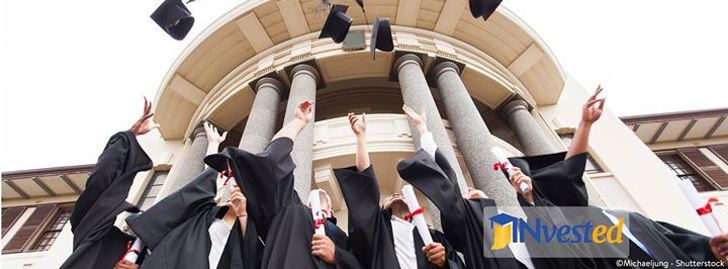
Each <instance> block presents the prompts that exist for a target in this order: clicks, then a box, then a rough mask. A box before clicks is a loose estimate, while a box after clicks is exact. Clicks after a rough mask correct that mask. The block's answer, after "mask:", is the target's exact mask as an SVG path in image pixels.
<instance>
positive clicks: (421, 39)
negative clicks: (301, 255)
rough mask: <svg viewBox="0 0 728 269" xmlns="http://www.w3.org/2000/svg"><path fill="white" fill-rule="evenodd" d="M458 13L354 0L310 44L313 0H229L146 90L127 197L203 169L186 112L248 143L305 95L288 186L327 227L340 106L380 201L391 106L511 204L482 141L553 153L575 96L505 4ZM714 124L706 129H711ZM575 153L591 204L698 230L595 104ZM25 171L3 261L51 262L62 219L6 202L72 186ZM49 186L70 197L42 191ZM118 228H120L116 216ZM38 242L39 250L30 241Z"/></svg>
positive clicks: (560, 144)
mask: <svg viewBox="0 0 728 269" xmlns="http://www.w3.org/2000/svg"><path fill="white" fill-rule="evenodd" d="M352 3H353V2H352ZM467 9H468V7H467V4H466V2H465V1H462V0H444V1H443V0H400V1H367V2H366V12H367V14H368V19H367V20H365V15H364V14H363V13H362V10H361V9H358V8H355V6H352V8H350V9H349V13H348V14H349V15H350V16H352V17H353V24H352V27H351V31H350V33H349V36H348V37H347V40H346V41H344V43H343V44H335V43H333V42H332V41H331V40H329V39H318V35H319V31H320V29H321V28H322V25H323V22H324V20H325V17H326V13H327V11H325V7H324V8H322V2H321V1H319V0H281V1H273V0H257V1H248V2H245V3H243V4H241V5H240V6H239V7H237V8H235V9H233V10H231V11H230V12H228V13H227V14H225V15H224V16H223V17H221V18H220V19H218V20H217V21H216V22H215V23H213V24H212V25H211V26H209V27H208V28H207V29H206V30H205V31H204V32H203V33H202V34H200V35H199V36H198V37H196V39H195V40H194V41H193V42H192V43H191V45H190V46H189V47H188V48H187V49H185V50H184V51H183V52H182V53H181V55H180V56H179V58H178V59H177V60H176V61H175V62H174V63H173V64H172V67H171V68H170V70H169V72H168V74H166V76H165V77H164V79H163V83H162V85H161V86H160V89H159V91H158V94H157V96H156V98H155V102H156V103H155V109H156V110H155V121H156V122H157V123H159V124H160V125H161V128H160V129H159V130H158V131H154V132H153V133H151V134H148V135H145V136H142V137H140V143H141V144H142V146H143V147H144V148H145V150H146V151H147V153H148V154H149V156H150V157H151V158H152V160H153V161H154V164H155V166H154V168H153V169H152V170H151V171H148V172H143V173H139V174H138V175H137V178H136V180H135V183H134V185H133V186H132V190H131V191H130V196H129V198H128V200H129V201H130V202H132V203H137V204H138V205H140V206H142V207H148V206H150V205H152V204H153V203H154V201H157V200H159V199H161V198H163V197H164V196H165V195H167V194H169V193H171V192H173V191H174V190H176V189H177V188H179V187H180V186H182V185H184V184H185V183H187V182H188V181H189V180H190V179H191V178H192V177H193V176H195V175H196V174H197V173H199V172H201V171H202V170H203V169H204V165H203V161H202V160H203V158H204V156H205V153H206V149H207V141H206V138H205V134H204V131H203V129H202V128H201V125H200V124H201V122H203V121H205V120H207V121H210V122H212V123H213V124H215V125H216V126H218V127H219V128H220V129H224V130H228V131H229V135H228V138H227V140H226V141H225V143H224V144H223V145H222V146H237V147H241V148H243V149H246V150H248V151H253V152H259V151H261V150H262V149H263V148H264V147H265V146H266V145H267V143H268V142H269V141H270V139H271V137H272V136H273V134H274V132H275V131H276V130H277V129H278V128H280V127H281V126H282V125H283V124H284V123H286V122H288V121H289V120H291V118H292V115H293V109H294V106H295V104H297V103H298V102H300V101H302V100H306V99H311V100H315V102H316V105H315V110H316V112H315V122H314V123H313V124H311V125H309V126H308V127H307V128H306V129H304V130H303V132H302V133H301V135H300V136H299V137H298V138H297V140H296V142H295V146H294V150H293V153H292V154H293V158H294V161H295V162H296V163H297V168H296V170H295V175H296V182H295V188H296V190H297V191H298V193H299V194H301V195H302V196H306V194H307V193H308V192H309V191H310V190H311V189H312V188H322V189H325V190H327V191H328V193H329V194H330V195H331V196H332V197H331V198H332V201H333V204H334V209H335V211H336V212H335V214H336V215H337V217H338V219H339V225H340V226H342V229H344V230H346V225H347V224H346V216H347V210H346V205H345V204H344V200H343V197H342V195H341V192H340V191H339V187H338V185H337V181H336V179H335V178H334V175H333V172H332V168H338V167H345V166H351V165H354V159H355V158H354V154H355V150H356V146H355V139H354V136H353V135H352V133H351V131H350V129H349V125H348V120H347V117H346V114H347V113H348V112H356V113H362V112H366V113H367V123H368V128H367V138H368V143H369V150H370V152H371V157H372V164H373V166H374V167H375V171H376V174H377V175H378V178H379V186H380V191H381V193H382V196H385V195H389V194H391V193H394V192H399V190H400V189H401V187H402V186H403V184H404V182H403V181H402V180H401V179H399V177H398V176H397V173H396V170H395V166H396V164H397V162H398V161H399V160H402V159H406V158H409V157H411V156H412V155H413V154H414V152H416V150H417V149H418V147H419V145H418V137H417V135H418V134H417V132H416V131H415V132H413V129H412V128H411V126H409V124H408V122H407V120H406V117H405V116H404V115H403V113H402V112H401V107H402V105H403V104H406V105H408V106H410V107H413V108H414V109H415V110H416V111H421V110H423V109H424V110H425V111H427V114H428V115H429V116H428V126H429V128H430V129H431V131H432V133H433V135H434V138H435V141H436V142H437V144H438V146H439V148H440V149H441V150H442V151H443V153H444V155H445V156H446V157H447V158H448V159H449V160H450V162H451V163H452V164H456V165H454V167H455V170H456V171H457V174H458V183H459V184H460V185H461V187H463V188H461V189H463V190H464V189H466V188H464V187H465V186H472V187H475V188H478V189H481V190H483V191H484V192H485V193H486V194H487V195H489V196H490V197H492V198H494V199H496V200H497V201H498V203H499V204H500V205H516V199H515V193H514V192H513V190H512V188H511V187H510V185H509V184H508V183H507V180H506V179H505V178H504V177H503V176H502V174H499V173H497V171H493V169H492V165H493V163H494V162H496V159H495V157H494V156H491V153H490V148H492V147H495V146H498V147H501V148H503V149H505V150H506V151H508V152H510V153H511V154H513V155H523V154H527V155H534V154H544V153H553V152H558V151H564V150H566V148H567V146H568V143H569V141H570V140H569V137H570V135H571V134H573V132H574V128H575V127H576V126H577V124H578V121H579V119H580V110H581V106H582V104H583V102H584V101H585V100H586V99H587V98H588V96H589V94H588V93H587V92H586V91H585V90H584V89H583V88H582V86H581V85H579V84H578V83H576V81H575V80H574V79H572V78H570V77H568V76H567V75H566V73H565V72H564V71H563V70H562V69H561V66H560V65H559V63H558V61H557V60H556V57H555V56H554V55H553V54H552V53H551V51H550V50H549V49H548V47H547V46H546V44H545V43H544V42H543V41H542V40H541V39H540V38H539V37H538V35H537V34H536V33H535V32H534V31H533V30H532V29H531V28H530V27H529V26H528V25H527V24H526V23H525V22H523V21H522V20H521V19H520V18H518V17H517V16H516V15H515V14H512V13H511V12H510V11H508V10H507V9H505V8H504V7H499V9H498V10H497V11H496V12H495V13H494V14H493V15H492V16H491V17H490V18H489V19H488V20H487V21H483V20H482V19H474V18H472V17H471V15H470V12H469V11H468V10H467ZM322 10H324V11H322ZM372 14H377V15H378V16H380V17H388V18H390V20H391V22H392V34H393V38H394V43H395V51H394V52H376V60H373V59H372V58H371V55H370V53H369V51H368V50H366V49H365V48H367V44H366V43H368V41H366V40H368V37H369V35H370V30H371V29H370V26H368V25H367V24H368V23H367V21H373V16H372ZM726 132H728V126H726V124H722V125H720V126H719V127H718V128H717V129H716V131H715V132H714V133H717V134H725V133H726ZM589 152H590V162H589V163H590V164H589V168H588V173H587V175H585V181H586V182H587V185H588V188H589V192H590V199H591V203H592V204H595V205H598V206H603V207H606V208H619V209H628V210H633V211H638V212H641V213H643V214H645V215H647V216H649V217H651V218H655V219H660V220H665V221H669V222H672V223H675V224H678V225H681V226H683V227H686V228H689V229H692V230H695V231H698V232H703V233H705V232H707V231H706V228H705V227H704V226H703V224H702V223H701V222H700V220H699V219H698V217H697V216H696V214H695V212H694V210H692V208H691V207H690V205H689V203H688V202H687V200H686V199H685V198H684V197H683V195H682V194H681V193H680V190H679V189H678V187H677V186H676V185H675V182H676V181H677V180H678V177H676V176H675V174H674V173H673V172H671V170H668V169H667V168H666V167H665V165H664V164H663V161H662V160H661V159H660V158H658V157H657V156H656V155H655V154H653V152H652V151H651V150H650V149H649V148H648V147H646V146H645V145H644V143H643V142H642V141H641V140H640V139H639V137H638V136H636V135H635V134H634V133H633V132H632V130H631V129H630V128H628V127H627V126H625V125H624V124H623V123H622V121H621V120H620V119H619V118H618V117H616V116H615V115H614V114H612V113H611V112H609V111H606V112H605V113H604V115H603V116H602V119H601V120H600V121H599V122H598V123H597V124H596V125H595V126H594V127H593V130H592V137H591V141H590V147H589ZM31 172H32V171H20V172H13V173H15V174H13V173H8V175H6V174H3V189H2V190H3V253H4V254H3V259H2V260H3V261H2V263H3V264H2V265H3V267H6V268H52V267H55V266H58V265H60V264H61V263H62V261H63V260H65V258H66V257H67V256H68V255H69V254H70V252H71V245H72V244H71V242H72V234H71V233H70V227H69V226H70V225H65V226H64V225H60V226H61V228H60V231H59V232H58V234H57V235H55V236H56V238H55V241H54V243H50V244H49V243H47V242H46V243H38V241H37V238H40V237H42V234H44V233H45V232H46V230H48V229H47V228H46V227H55V226H54V225H51V224H55V223H60V222H62V220H63V218H62V217H58V218H55V217H52V218H43V220H41V221H38V222H40V224H38V225H35V226H32V227H30V226H28V225H25V223H28V221H27V219H33V218H32V216H33V215H34V214H35V213H33V212H31V213H27V212H25V209H24V210H23V212H21V213H17V212H18V211H20V210H19V209H14V208H16V207H27V208H33V209H34V212H37V211H39V210H41V209H42V208H44V205H47V204H60V203H67V202H71V203H72V202H73V201H74V200H75V197H77V195H78V193H79V192H80V191H82V190H83V186H84V185H85V183H84V182H83V181H82V180H81V181H79V182H72V183H74V184H75V187H76V189H74V188H73V187H70V186H71V185H70V184H68V182H67V180H65V179H64V177H63V176H62V175H63V173H62V171H61V172H58V173H57V174H53V175H51V176H50V178H47V179H46V178H44V177H39V176H33V175H31V174H32V173H31ZM81 174H83V173H81ZM12 175H16V176H19V177H20V179H17V180H13V179H11V176H12ZM86 175H87V173H86ZM5 177H8V178H7V179H6V178H5ZM79 177H81V178H84V180H85V177H84V176H83V175H80V176H79ZM59 180H60V181H59ZM71 181H73V180H71ZM21 182H22V183H21ZM39 182H40V183H43V184H45V185H46V187H42V185H41V184H39ZM56 183H58V184H60V183H63V184H66V185H59V186H56V187H58V188H66V187H68V188H70V189H71V191H72V192H69V191H68V190H66V192H61V191H60V189H55V188H56V187H53V186H49V185H52V184H56ZM13 185H15V187H13ZM32 185H37V186H32ZM49 190H50V191H49ZM22 193H24V194H25V195H23V194H22ZM302 198H303V199H305V198H306V197H302ZM420 198H421V199H422V201H421V203H422V204H425V205H426V206H428V207H429V208H428V211H429V212H430V213H431V214H433V215H434V216H437V214H436V210H435V209H434V208H432V207H431V206H429V205H428V203H427V201H425V199H424V198H422V197H420ZM53 208H54V209H53V210H54V211H53V212H65V211H62V210H60V209H57V208H61V207H58V206H56V207H53ZM11 213H12V214H11ZM46 214H50V213H46ZM53 214H55V215H53V216H56V215H58V214H56V213H53ZM16 215H18V216H19V217H18V216H16ZM6 216H7V219H8V222H7V223H9V224H8V225H6ZM59 218H60V219H59ZM428 221H429V222H430V223H431V224H432V225H433V226H435V227H437V226H438V220H437V219H436V218H430V217H429V216H428ZM32 223H35V222H32ZM32 223H31V224H32ZM118 224H119V225H123V224H122V221H121V217H120V218H119V220H118ZM18 225H20V226H18ZM16 226H17V227H20V228H17V229H19V230H23V229H25V230H28V232H26V233H27V234H30V235H28V236H27V238H28V239H25V240H23V246H21V247H14V248H16V249H17V248H20V250H15V249H14V251H7V252H6V251H5V249H6V248H8V246H10V245H11V244H9V243H7V242H12V241H13V240H14V237H17V236H18V235H19V234H21V233H20V232H16V233H14V234H12V233H10V232H12V231H13V229H16ZM5 227H10V228H9V230H10V231H9V232H8V233H7V236H6V231H5ZM26 228H27V229H26ZM31 230H32V231H31ZM6 238H10V239H8V240H6ZM6 241H7V242H6ZM15 241H21V240H20V239H18V240H15ZM18 244H19V243H18ZM39 244H41V245H42V246H44V248H45V245H46V244H48V245H49V248H48V249H47V250H45V251H40V250H38V249H37V248H38V247H37V246H38V245H39Z"/></svg>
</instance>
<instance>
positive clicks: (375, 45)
mask: <svg viewBox="0 0 728 269" xmlns="http://www.w3.org/2000/svg"><path fill="white" fill-rule="evenodd" d="M369 48H370V50H371V52H372V59H373V60H376V57H375V55H376V51H377V49H378V50H381V51H393V50H394V43H393V41H392V27H391V26H390V25H389V19H379V17H377V18H376V19H375V20H374V25H372V36H371V40H370V42H369Z"/></svg>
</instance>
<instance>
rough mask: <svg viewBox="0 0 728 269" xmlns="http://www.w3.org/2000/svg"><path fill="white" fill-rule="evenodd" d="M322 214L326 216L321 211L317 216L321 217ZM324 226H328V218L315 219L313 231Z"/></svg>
mask: <svg viewBox="0 0 728 269" xmlns="http://www.w3.org/2000/svg"><path fill="white" fill-rule="evenodd" d="M322 211H323V210H322ZM321 214H324V215H325V214H326V212H321V211H319V214H316V215H319V216H320V215H321ZM324 224H326V218H320V219H315V220H313V229H314V230H316V229H318V228H319V227H321V225H324Z"/></svg>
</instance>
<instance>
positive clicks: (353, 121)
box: [349, 113, 367, 136]
mask: <svg viewBox="0 0 728 269" xmlns="http://www.w3.org/2000/svg"><path fill="white" fill-rule="evenodd" d="M360 119H361V120H360ZM349 126H350V127H351V131H352V132H354V134H355V135H357V136H359V135H363V134H366V132H367V114H366V113H362V114H361V118H360V117H357V116H356V114H354V113H349Z"/></svg>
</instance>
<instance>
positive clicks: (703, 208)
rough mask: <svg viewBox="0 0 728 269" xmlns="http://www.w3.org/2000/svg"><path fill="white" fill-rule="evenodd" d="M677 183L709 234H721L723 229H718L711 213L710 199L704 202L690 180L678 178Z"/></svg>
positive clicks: (717, 224)
mask: <svg viewBox="0 0 728 269" xmlns="http://www.w3.org/2000/svg"><path fill="white" fill-rule="evenodd" d="M677 185H678V186H679V187H680V190H681V191H682V192H683V194H684V195H685V197H686V198H688V201H690V205H692V206H693V208H694V209H695V211H696V212H697V213H698V215H699V216H700V219H701V220H703V224H705V226H706V227H708V231H710V234H712V235H713V236H716V235H720V234H722V233H723V231H722V230H721V229H720V224H719V223H718V219H717V218H716V217H715V216H714V215H713V210H712V208H711V207H710V201H708V202H706V200H705V199H703V198H700V195H699V194H698V190H696V189H695V186H693V183H692V182H690V180H686V179H683V180H680V182H678V184H677Z"/></svg>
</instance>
